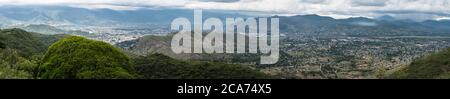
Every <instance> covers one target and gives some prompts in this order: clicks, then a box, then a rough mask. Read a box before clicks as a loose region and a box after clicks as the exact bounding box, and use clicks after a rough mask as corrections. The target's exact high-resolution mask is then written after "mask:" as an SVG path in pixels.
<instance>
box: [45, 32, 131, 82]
mask: <svg viewBox="0 0 450 99" xmlns="http://www.w3.org/2000/svg"><path fill="white" fill-rule="evenodd" d="M37 76H38V77H40V78H44V79H130V78H134V77H135V75H134V71H133V67H132V63H131V60H130V59H129V58H128V56H126V55H125V54H123V53H122V52H121V51H120V50H118V49H117V48H115V47H113V46H111V45H109V44H107V43H104V42H100V41H94V40H89V39H86V38H82V37H77V36H68V37H65V38H63V39H61V40H59V41H58V42H56V43H54V44H53V45H51V46H50V47H49V48H48V51H47V53H46V54H45V56H44V58H43V59H42V61H41V64H40V66H39V69H38V73H37Z"/></svg>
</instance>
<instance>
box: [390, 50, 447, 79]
mask: <svg viewBox="0 0 450 99" xmlns="http://www.w3.org/2000/svg"><path fill="white" fill-rule="evenodd" d="M389 78H401V79H450V48H448V49H445V50H442V51H440V52H438V53H435V54H431V55H429V56H425V57H422V58H420V59H417V60H415V61H414V62H412V63H411V64H410V65H409V66H406V67H403V68H401V69H399V70H398V71H396V72H394V73H392V74H391V75H390V77H389Z"/></svg>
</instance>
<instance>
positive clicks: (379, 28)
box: [279, 15, 450, 36]
mask: <svg viewBox="0 0 450 99" xmlns="http://www.w3.org/2000/svg"><path fill="white" fill-rule="evenodd" d="M279 18H280V29H281V31H282V32H284V33H291V34H292V33H306V34H309V35H323V36H332V35H352V36H398V35H403V36H404V35H450V32H449V31H448V30H449V27H448V26H449V25H448V24H450V21H424V22H415V21H408V20H395V21H394V20H392V21H384V20H377V19H370V18H364V17H355V18H348V19H333V18H331V17H324V16H318V15H298V16H292V17H285V16H281V17H279ZM386 18H387V16H386Z"/></svg>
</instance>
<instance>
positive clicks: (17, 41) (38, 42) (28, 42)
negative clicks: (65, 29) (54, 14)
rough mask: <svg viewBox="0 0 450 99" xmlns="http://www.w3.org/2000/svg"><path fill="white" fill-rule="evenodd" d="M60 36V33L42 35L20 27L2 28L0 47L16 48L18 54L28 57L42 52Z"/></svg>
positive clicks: (0, 31)
mask: <svg viewBox="0 0 450 99" xmlns="http://www.w3.org/2000/svg"><path fill="white" fill-rule="evenodd" d="M61 37H62V35H42V34H38V33H31V32H27V31H24V30H22V29H4V30H0V48H11V49H16V50H18V52H19V54H20V55H22V56H25V57H29V56H32V55H33V54H42V53H44V52H45V50H46V49H47V47H48V46H49V45H50V44H52V43H53V42H55V41H57V40H58V39H60V38H61Z"/></svg>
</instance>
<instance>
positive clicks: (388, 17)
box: [375, 15, 397, 21]
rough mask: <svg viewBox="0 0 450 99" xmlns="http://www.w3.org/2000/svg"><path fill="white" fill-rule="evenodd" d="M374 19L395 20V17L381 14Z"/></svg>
mask: <svg viewBox="0 0 450 99" xmlns="http://www.w3.org/2000/svg"><path fill="white" fill-rule="evenodd" d="M375 19H376V20H381V21H395V20H397V19H395V18H394V17H392V16H390V15H383V16H380V17H377V18H375Z"/></svg>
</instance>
